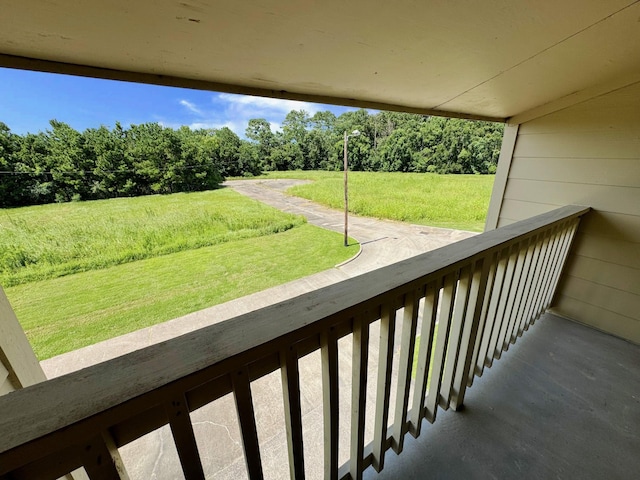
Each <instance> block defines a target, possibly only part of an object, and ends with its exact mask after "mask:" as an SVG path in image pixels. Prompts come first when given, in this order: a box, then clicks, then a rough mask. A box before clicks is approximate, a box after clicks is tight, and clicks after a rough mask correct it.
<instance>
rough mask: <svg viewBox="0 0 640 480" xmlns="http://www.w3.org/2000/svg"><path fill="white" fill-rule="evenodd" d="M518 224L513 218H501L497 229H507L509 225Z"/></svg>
mask: <svg viewBox="0 0 640 480" xmlns="http://www.w3.org/2000/svg"><path fill="white" fill-rule="evenodd" d="M516 222H517V220H514V219H512V218H504V217H500V218H499V219H498V225H497V227H498V228H500V227H506V226H507V225H511V224H512V223H516Z"/></svg>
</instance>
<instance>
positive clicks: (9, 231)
mask: <svg viewBox="0 0 640 480" xmlns="http://www.w3.org/2000/svg"><path fill="white" fill-rule="evenodd" d="M267 178H307V179H312V180H315V182H314V183H312V184H309V185H303V186H298V187H295V188H294V189H292V190H291V193H292V194H295V195H299V196H303V197H305V198H309V199H311V200H314V201H317V202H319V203H324V204H326V205H329V206H332V207H334V208H342V185H343V184H342V173H341V172H278V173H273V174H271V175H268V176H267ZM349 178H350V180H349V181H350V205H351V207H352V208H351V210H352V211H353V212H354V213H358V214H361V215H367V216H374V217H379V218H391V219H396V220H404V221H408V222H413V223H421V224H427V225H434V226H445V227H453V228H462V229H468V230H476V231H479V230H481V229H482V225H483V223H484V217H485V214H486V209H487V204H488V201H489V195H490V190H491V186H492V183H493V177H492V176H472V175H444V176H441V175H432V174H402V173H364V172H354V173H351V174H350V177H349ZM357 249H358V245H357V244H356V243H355V242H353V243H352V244H351V246H350V247H348V248H345V247H343V246H342V237H341V235H340V234H338V233H335V232H329V231H326V230H322V229H320V228H317V227H314V226H311V225H308V224H307V223H306V222H305V220H304V218H302V217H299V216H296V215H289V214H285V213H282V212H279V211H277V210H275V209H273V208H271V207H268V206H265V205H263V204H260V203H259V202H256V201H253V200H250V199H248V198H246V197H243V196H241V195H239V194H237V193H235V192H233V191H232V190H230V189H219V190H214V191H209V192H199V193H182V194H175V195H164V196H148V197H138V198H121V199H112V200H104V201H93V202H76V203H66V204H54V205H42V206H35V207H25V208H16V209H4V210H0V284H1V285H2V286H3V287H4V288H5V291H6V293H7V296H8V298H9V300H10V301H11V303H12V306H13V307H14V309H15V311H16V314H17V316H18V318H19V319H20V321H21V323H22V325H23V327H24V329H25V331H26V333H27V336H28V337H29V339H30V341H31V343H32V345H33V347H34V350H35V351H36V354H37V356H38V358H40V359H45V358H49V357H51V356H54V355H58V354H60V353H64V352H67V351H70V350H74V349H77V348H80V347H82V346H85V345H89V344H92V343H95V342H98V341H101V340H105V339H108V338H111V337H114V336H117V335H121V334H124V333H127V332H131V331H133V330H137V329H139V328H143V327H146V326H150V325H153V324H157V323H160V322H163V321H166V320H170V319H172V318H175V317H178V316H181V315H185V314H187V313H190V312H193V311H197V310H200V309H202V308H206V307H209V306H212V305H215V304H218V303H222V302H226V301H228V300H232V299H234V298H238V297H241V296H244V295H247V294H250V293H254V292H257V291H260V290H263V289H265V288H268V287H271V286H275V285H279V284H282V283H285V282H287V281H291V280H295V279H297V278H301V277H303V276H306V275H310V274H313V273H316V272H319V271H322V270H325V269H328V268H331V267H332V266H334V265H335V264H337V263H340V262H342V261H344V260H346V259H348V258H350V257H352V256H353V255H355V253H356V252H357Z"/></svg>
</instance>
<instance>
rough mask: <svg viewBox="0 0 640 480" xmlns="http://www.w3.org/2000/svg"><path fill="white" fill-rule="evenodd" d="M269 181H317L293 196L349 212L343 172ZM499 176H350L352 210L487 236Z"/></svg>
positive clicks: (287, 175)
mask: <svg viewBox="0 0 640 480" xmlns="http://www.w3.org/2000/svg"><path fill="white" fill-rule="evenodd" d="M265 178H300V179H309V180H314V182H313V183H309V184H306V185H299V186H296V187H293V188H291V189H290V190H289V191H288V192H289V193H290V194H291V195H295V196H298V197H303V198H307V199H309V200H312V201H314V202H318V203H321V204H323V205H327V206H329V207H332V208H344V200H343V199H344V193H343V192H344V190H343V189H344V183H343V173H342V172H321V171H313V172H302V171H297V172H272V173H270V174H268V175H265ZM493 180H494V176H493V175H437V174H435V173H397V172H396V173H382V172H349V211H350V212H352V213H355V214H358V215H363V216H367V217H376V218H387V219H391V220H400V221H403V222H409V223H416V224H420V225H430V226H433V227H446V228H455V229H459V230H470V231H473V232H481V231H482V230H483V229H484V222H485V218H486V215H487V210H488V208H489V199H490V197H491V189H492V188H493Z"/></svg>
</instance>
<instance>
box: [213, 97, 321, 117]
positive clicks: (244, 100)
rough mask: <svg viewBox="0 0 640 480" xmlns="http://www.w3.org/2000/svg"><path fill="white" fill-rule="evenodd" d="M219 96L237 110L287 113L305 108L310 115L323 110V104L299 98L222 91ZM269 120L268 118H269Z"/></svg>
mask: <svg viewBox="0 0 640 480" xmlns="http://www.w3.org/2000/svg"><path fill="white" fill-rule="evenodd" d="M217 98H218V99H219V100H221V101H223V102H225V103H228V104H229V108H231V109H234V108H235V109H237V110H244V111H246V110H251V111H257V112H264V111H267V112H269V111H270V112H272V113H276V112H278V113H280V114H283V113H284V114H285V115H286V114H287V113H289V112H290V111H291V110H304V111H305V112H307V113H308V114H309V115H313V114H315V113H316V112H319V111H320V110H322V109H323V108H322V105H319V104H316V103H309V102H300V101H297V100H285V99H281V98H268V97H254V96H250V95H233V94H231V93H220V94H218V96H217ZM267 120H268V119H267Z"/></svg>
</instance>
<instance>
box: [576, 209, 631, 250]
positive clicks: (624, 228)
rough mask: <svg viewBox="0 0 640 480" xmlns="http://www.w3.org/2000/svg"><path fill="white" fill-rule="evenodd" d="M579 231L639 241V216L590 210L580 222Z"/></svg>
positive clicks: (621, 239)
mask: <svg viewBox="0 0 640 480" xmlns="http://www.w3.org/2000/svg"><path fill="white" fill-rule="evenodd" d="M580 231H581V232H583V233H586V234H594V235H601V236H604V237H609V238H613V239H615V240H620V241H626V242H630V243H639V242H640V216H637V215H625V214H622V213H613V212H598V211H593V210H592V211H591V212H589V213H588V214H587V215H585V216H584V217H583V218H582V220H581V222H580Z"/></svg>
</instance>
